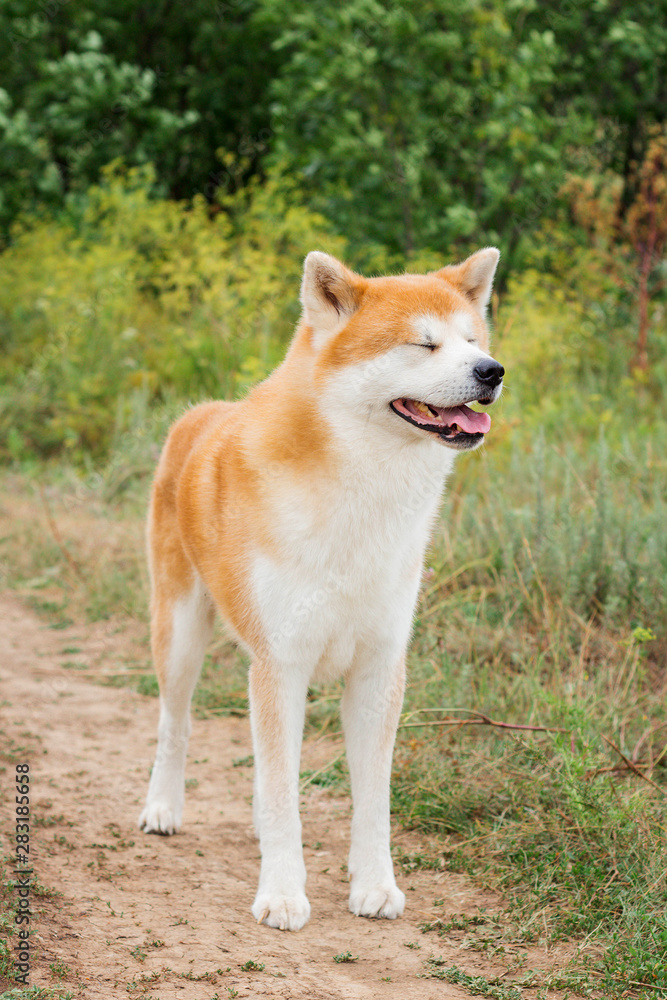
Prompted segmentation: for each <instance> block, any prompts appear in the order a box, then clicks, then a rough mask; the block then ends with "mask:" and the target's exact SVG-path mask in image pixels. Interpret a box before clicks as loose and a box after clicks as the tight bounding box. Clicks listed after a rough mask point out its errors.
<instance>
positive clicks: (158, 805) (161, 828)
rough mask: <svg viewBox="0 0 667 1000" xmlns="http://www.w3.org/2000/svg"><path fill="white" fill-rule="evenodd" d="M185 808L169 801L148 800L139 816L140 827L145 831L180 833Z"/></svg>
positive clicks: (166, 833)
mask: <svg viewBox="0 0 667 1000" xmlns="http://www.w3.org/2000/svg"><path fill="white" fill-rule="evenodd" d="M182 815H183V810H182V808H178V807H175V806H173V805H172V804H171V803H169V802H160V800H159V799H158V800H153V801H152V802H147V803H146V806H145V808H144V811H143V812H142V814H141V816H140V817H139V829H140V830H143V831H144V833H162V834H165V835H168V834H172V833H178V831H179V830H180V829H181V820H182Z"/></svg>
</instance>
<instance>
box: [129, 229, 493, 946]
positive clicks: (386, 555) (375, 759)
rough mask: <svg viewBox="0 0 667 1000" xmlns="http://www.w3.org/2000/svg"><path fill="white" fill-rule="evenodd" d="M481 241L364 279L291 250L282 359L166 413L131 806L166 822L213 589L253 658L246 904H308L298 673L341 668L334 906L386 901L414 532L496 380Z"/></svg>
mask: <svg viewBox="0 0 667 1000" xmlns="http://www.w3.org/2000/svg"><path fill="white" fill-rule="evenodd" d="M498 258H499V252H498V250H497V249H495V248H494V247H487V248H486V249H483V250H479V251H478V252H477V253H474V254H473V255H472V256H471V257H469V258H468V259H467V260H465V261H464V262H463V263H461V264H457V265H449V266H447V267H443V268H442V269H441V270H438V271H434V272H431V273H429V274H421V275H415V274H402V275H399V276H394V277H377V278H365V277H362V276H361V275H358V274H355V273H354V272H352V271H350V270H349V269H348V268H347V267H345V265H344V264H342V263H341V262H340V261H338V260H336V259H335V258H334V257H331V256H329V255H327V254H325V253H321V252H318V251H315V252H313V253H310V254H308V256H307V257H306V260H305V265H304V272H303V281H302V285H301V304H302V316H301V320H300V323H299V325H298V326H297V329H296V332H295V334H294V337H293V340H292V342H291V345H290V347H289V350H288V352H287V355H286V357H285V360H284V361H283V362H282V364H281V365H280V366H279V367H278V368H277V369H276V370H275V371H274V372H273V373H272V374H271V375H270V376H269V378H267V379H266V380H265V381H264V382H262V383H260V384H259V385H257V386H256V387H255V388H254V389H253V390H252V391H251V392H250V393H249V394H248V395H247V397H246V398H244V399H243V400H241V401H239V402H212V403H204V404H201V405H199V406H195V407H194V408H192V409H190V410H189V411H188V412H187V413H186V414H185V415H184V416H183V417H181V418H180V419H179V420H178V421H177V422H176V423H175V424H174V425H173V427H172V429H171V431H170V434H169V436H168V439H167V442H166V444H165V447H164V450H163V452H162V455H161V458H160V460H159V464H158V467H157V472H156V475H155V481H154V485H153V490H152V496H151V501H150V511H149V519H148V533H147V534H148V552H149V567H150V575H151V583H152V598H151V645H152V652H153V657H154V662H155V668H156V672H157V676H158V679H159V685H160V720H159V727H158V748H157V756H156V761H155V766H154V768H153V771H152V774H151V778H150V784H149V788H148V795H147V800H146V805H145V808H144V810H143V812H142V814H141V817H140V820H139V825H140V827H141V829H143V830H144V831H145V832H146V833H161V834H172V833H175V832H177V831H178V830H179V828H180V826H181V820H182V814H183V803H184V781H185V758H186V750H187V743H188V737H189V735H190V728H191V726H190V701H191V698H192V693H193V690H194V687H195V684H196V682H197V678H198V675H199V671H200V669H201V665H202V661H203V658H204V653H205V650H206V646H207V643H208V641H209V639H210V636H211V631H212V628H213V623H214V614H215V611H216V610H217V611H218V612H219V613H220V615H221V616H222V618H223V620H224V621H225V623H226V624H227V626H228V627H229V629H230V630H231V633H232V635H233V636H234V637H235V638H236V640H237V641H238V642H239V643H241V644H242V646H244V647H245V648H246V649H247V650H248V652H249V654H250V657H251V666H250V673H249V701H250V723H251V729H252V737H253V746H254V760H255V783H254V797H253V817H254V823H255V831H256V833H257V836H258V838H259V841H260V847H261V870H260V877H259V888H258V890H257V894H256V897H255V901H254V903H253V906H252V913H253V915H254V917H255V918H256V920H257V921H258V922H260V923H264V924H268V925H269V926H270V927H276V928H280V929H282V930H293V931H295V930H299V929H300V928H301V927H303V925H304V924H305V923H306V921H307V920H308V918H309V916H310V904H309V902H308V899H307V897H306V893H305V886H306V869H305V865H304V861H303V851H302V844H301V822H300V818H299V758H300V753H301V742H302V735H303V724H304V712H305V704H306V696H307V691H308V686H309V685H310V684H311V683H322V682H327V681H332V680H334V679H335V678H339V677H344V678H345V690H344V694H343V697H342V702H341V714H342V721H343V729H344V733H345V740H346V750H347V757H348V763H349V770H350V779H351V786H352V798H353V808H354V812H353V819H352V827H351V842H350V853H349V865H348V871H349V877H350V896H349V905H350V910H351V911H352V913H354V914H357V915H361V916H366V917H386V918H389V919H394V918H396V917H398V916H400V914H401V913H402V912H403V907H404V903H405V896H404V894H403V892H401V890H400V889H399V888H398V887H397V885H396V881H395V878H394V871H393V864H392V859H391V853H390V842H389V841H390V816H389V782H390V773H391V761H392V754H393V746H394V740H395V736H396V730H397V727H398V722H399V716H400V712H401V706H402V702H403V691H404V685H405V654H406V647H407V644H408V641H409V638H410V632H411V628H412V619H413V613H414V609H415V604H416V601H417V595H418V590H419V585H420V578H421V573H422V567H423V559H424V551H425V548H426V546H427V544H428V541H429V535H430V532H431V528H432V525H433V523H434V520H435V517H436V515H437V511H438V506H439V502H440V498H441V495H442V491H443V487H444V484H445V480H446V478H447V476H448V474H449V472H450V471H451V469H452V466H453V463H454V459H455V457H456V454H457V452H460V451H468V450H471V449H473V448H477V447H478V446H479V445H480V444H481V443H482V441H483V440H484V437H485V435H486V433H487V432H488V430H489V427H490V424H491V420H490V417H489V415H488V413H487V412H486V411H485V410H484V409H481V410H479V409H478V410H474V409H471V408H470V406H469V405H468V404H470V403H471V402H476V403H479V404H481V405H482V406H483V407H486V406H488V405H489V404H490V403H492V402H494V401H495V400H496V399H497V398H498V396H499V395H500V392H501V389H502V381H503V375H504V369H503V367H502V366H501V365H500V364H499V363H498V362H497V361H496V360H494V359H493V358H492V357H491V356H490V355H489V353H488V338H489V332H488V327H487V322H486V318H485V316H486V310H487V305H488V302H489V299H490V296H491V290H492V284H493V278H494V274H495V270H496V266H497V263H498Z"/></svg>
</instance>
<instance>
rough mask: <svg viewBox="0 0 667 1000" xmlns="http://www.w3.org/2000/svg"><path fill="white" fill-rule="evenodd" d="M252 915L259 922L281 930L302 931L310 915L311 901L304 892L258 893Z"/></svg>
mask: <svg viewBox="0 0 667 1000" xmlns="http://www.w3.org/2000/svg"><path fill="white" fill-rule="evenodd" d="M252 915H253V917H254V918H255V920H256V921H257V923H258V924H266V925H267V926H268V927H277V928H278V930H281V931H300V930H301V928H302V927H303V925H304V924H305V923H307V922H308V917H309V916H310V903H309V902H308V900H307V899H306V897H305V895H304V893H302V892H297V893H294V894H293V895H290V896H286V895H283V894H281V893H278V892H262V891H261V890H260V891H259V892H258V893H257V896H256V898H255V902H254V903H253V904H252Z"/></svg>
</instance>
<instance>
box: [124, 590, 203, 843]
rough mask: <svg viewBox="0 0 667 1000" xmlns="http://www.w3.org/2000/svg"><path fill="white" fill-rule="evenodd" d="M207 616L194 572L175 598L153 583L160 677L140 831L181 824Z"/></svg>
mask: <svg viewBox="0 0 667 1000" xmlns="http://www.w3.org/2000/svg"><path fill="white" fill-rule="evenodd" d="M213 620H214V609H213V603H212V601H211V598H210V595H209V594H208V591H207V590H206V588H205V587H204V584H203V583H202V581H201V579H200V578H199V577H198V576H195V577H194V580H193V582H192V583H191V586H190V588H189V589H188V590H186V591H185V592H184V593H182V594H181V596H179V597H177V598H176V599H174V598H173V597H171V598H170V599H169V598H167V596H165V595H164V593H161V592H160V589H159V588H155V589H154V593H153V601H152V614H151V645H152V648H153V658H154V662H155V669H156V672H157V675H158V680H159V683H160V722H159V725H158V745H157V754H156V757H155V764H154V765H153V771H152V773H151V779H150V784H149V786H148V795H147V797H146V805H145V807H144V810H143V812H142V814H141V816H140V818H139V826H140V828H141V829H142V830H144V831H145V832H146V833H164V834H169V833H176V832H177V831H178V830H179V829H180V826H181V820H182V818H183V803H184V798H185V757H186V753H187V748H188V739H189V736H190V729H191V723H190V702H191V700H192V694H193V692H194V689H195V685H196V683H197V679H198V677H199V673H200V670H201V666H202V663H203V661H204V654H205V652H206V646H207V645H208V642H209V640H210V638H211V633H212V630H213Z"/></svg>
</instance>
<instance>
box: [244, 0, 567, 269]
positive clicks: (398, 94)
mask: <svg viewBox="0 0 667 1000" xmlns="http://www.w3.org/2000/svg"><path fill="white" fill-rule="evenodd" d="M258 16H262V17H263V18H265V19H269V20H270V22H271V23H272V24H275V25H276V27H278V26H279V27H280V34H279V37H278V39H277V41H276V43H275V44H276V47H277V48H279V49H280V50H281V51H282V50H286V52H287V54H288V56H287V59H286V61H285V64H284V65H283V66H282V68H281V69H280V72H279V74H278V76H277V78H276V80H275V81H274V85H273V93H274V95H275V98H276V104H275V105H274V122H275V129H276V133H277V143H276V151H277V155H279V156H280V157H281V158H283V159H284V160H285V161H286V162H287V163H288V164H289V167H290V169H292V170H299V171H300V173H301V176H302V177H303V181H304V184H305V185H306V186H307V190H308V192H309V198H310V199H312V203H313V204H315V205H317V206H318V207H319V208H320V209H321V210H322V211H323V212H324V214H326V215H327V216H328V217H329V218H335V219H336V220H337V224H338V226H339V227H340V228H341V230H342V231H343V232H345V233H346V234H347V235H348V237H349V238H350V240H351V242H352V244H353V246H354V247H355V248H359V250H360V252H361V248H362V247H365V246H366V244H367V243H368V241H369V240H370V241H372V242H374V243H377V244H380V245H383V246H387V247H388V248H390V250H391V251H392V252H393V253H402V254H407V255H408V256H409V255H410V254H412V252H413V251H414V249H415V248H420V247H430V248H431V249H438V250H439V251H440V252H441V253H447V252H452V251H453V250H454V248H458V250H459V251H461V250H462V249H467V248H468V247H470V246H471V245H472V244H473V243H474V244H477V245H479V244H480V243H481V244H484V243H485V242H497V241H498V240H499V239H501V238H502V241H503V243H504V245H505V248H506V249H509V247H508V244H511V243H512V242H514V239H515V237H514V236H512V235H511V230H510V229H509V227H508V219H509V220H511V223H510V225H511V227H512V229H513V230H516V233H517V234H518V233H519V232H520V230H521V228H523V226H524V225H526V224H527V225H528V226H529V228H533V227H534V224H535V221H536V220H535V203H536V200H538V199H539V200H543V198H544V195H545V191H546V192H547V193H548V195H549V200H550V201H553V197H554V195H555V193H556V191H557V190H558V188H559V186H560V183H561V182H562V180H563V179H564V174H563V166H564V163H563V152H564V144H565V142H568V143H572V142H573V141H575V142H576V141H577V139H579V140H581V139H582V138H583V133H582V127H584V125H585V122H584V120H583V119H577V121H573V120H570V119H569V117H568V115H567V111H566V110H565V109H563V110H562V111H557V110H556V109H554V108H553V106H551V104H550V103H549V101H548V97H549V93H550V90H551V88H552V87H553V85H554V67H555V65H556V63H557V62H558V58H559V54H558V52H557V50H556V47H555V45H554V36H553V32H551V31H550V30H542V31H537V30H534V31H532V32H530V33H529V35H528V36H527V37H526V38H519V37H518V36H517V33H516V31H515V30H514V26H513V23H512V18H513V16H516V8H513V9H512V10H510V8H508V6H507V4H505V3H501V2H494V3H491V4H485V5H481V4H478V3H467V4H464V5H462V4H460V3H456V2H453V0H438V2H436V3H433V2H431V0H429V2H424V0H408V2H406V3H402V4H400V5H391V6H386V5H383V4H381V3H378V2H376V0H355V2H354V3H348V4H345V5H344V6H339V7H333V8H332V7H331V5H329V4H326V3H305V2H302V3H298V4H294V3H293V2H291V0H290V2H286V0H264V2H263V4H262V11H261V14H260V15H258ZM584 131H585V128H584ZM519 178H521V180H520V182H519ZM501 234H502V237H501Z"/></svg>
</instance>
